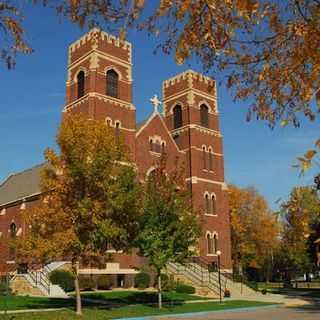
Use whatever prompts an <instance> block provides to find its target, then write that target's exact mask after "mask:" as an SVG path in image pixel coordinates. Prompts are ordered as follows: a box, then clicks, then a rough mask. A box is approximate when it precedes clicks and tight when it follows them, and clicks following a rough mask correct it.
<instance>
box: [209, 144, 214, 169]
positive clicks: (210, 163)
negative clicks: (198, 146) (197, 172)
mask: <svg viewBox="0 0 320 320" xmlns="http://www.w3.org/2000/svg"><path fill="white" fill-rule="evenodd" d="M209 170H210V171H213V154H212V150H211V149H209Z"/></svg>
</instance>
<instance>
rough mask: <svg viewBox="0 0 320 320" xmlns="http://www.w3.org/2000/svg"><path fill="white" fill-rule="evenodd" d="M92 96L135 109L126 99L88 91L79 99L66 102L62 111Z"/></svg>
mask: <svg viewBox="0 0 320 320" xmlns="http://www.w3.org/2000/svg"><path fill="white" fill-rule="evenodd" d="M94 97H96V98H98V99H99V100H103V101H106V102H111V103H112V104H115V105H119V106H120V107H124V108H126V109H128V110H136V108H135V107H134V105H133V104H132V103H130V102H126V101H123V100H120V99H117V98H113V97H110V96H106V95H103V94H101V93H98V92H88V93H87V94H85V95H84V96H82V97H81V98H79V99H77V100H75V101H73V102H71V103H69V104H67V105H66V106H65V107H64V109H63V111H62V112H67V111H68V110H70V109H73V108H75V107H76V106H78V105H79V104H81V103H83V102H84V101H85V100H87V99H88V98H94Z"/></svg>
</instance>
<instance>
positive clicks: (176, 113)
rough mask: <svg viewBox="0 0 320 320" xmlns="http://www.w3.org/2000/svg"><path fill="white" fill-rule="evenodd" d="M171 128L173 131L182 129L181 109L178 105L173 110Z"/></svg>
mask: <svg viewBox="0 0 320 320" xmlns="http://www.w3.org/2000/svg"><path fill="white" fill-rule="evenodd" d="M173 127H174V129H177V128H180V127H182V108H181V106H180V105H176V106H175V107H174V108H173Z"/></svg>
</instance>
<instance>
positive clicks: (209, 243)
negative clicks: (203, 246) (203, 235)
mask: <svg viewBox="0 0 320 320" xmlns="http://www.w3.org/2000/svg"><path fill="white" fill-rule="evenodd" d="M212 240H213V239H212V238H211V235H210V234H209V233H208V234H207V252H208V254H213V241H212Z"/></svg>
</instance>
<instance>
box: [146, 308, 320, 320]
mask: <svg viewBox="0 0 320 320" xmlns="http://www.w3.org/2000/svg"><path fill="white" fill-rule="evenodd" d="M191 317H192V320H211V319H212V320H319V319H320V305H318V306H314V305H313V306H309V307H295V308H289V307H277V308H267V307H265V308H263V307H262V308H252V309H247V310H242V311H239V310H233V311H221V312H219V311H217V312H207V313H202V314H198V315H196V314H188V315H177V316H174V317H168V316H167V317H166V316H163V317H161V320H163V319H168V320H175V319H177V320H182V319H186V320H189V319H190V318H191ZM155 318H156V317H153V318H148V320H151V319H152V320H155ZM140 320H142V319H140Z"/></svg>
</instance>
